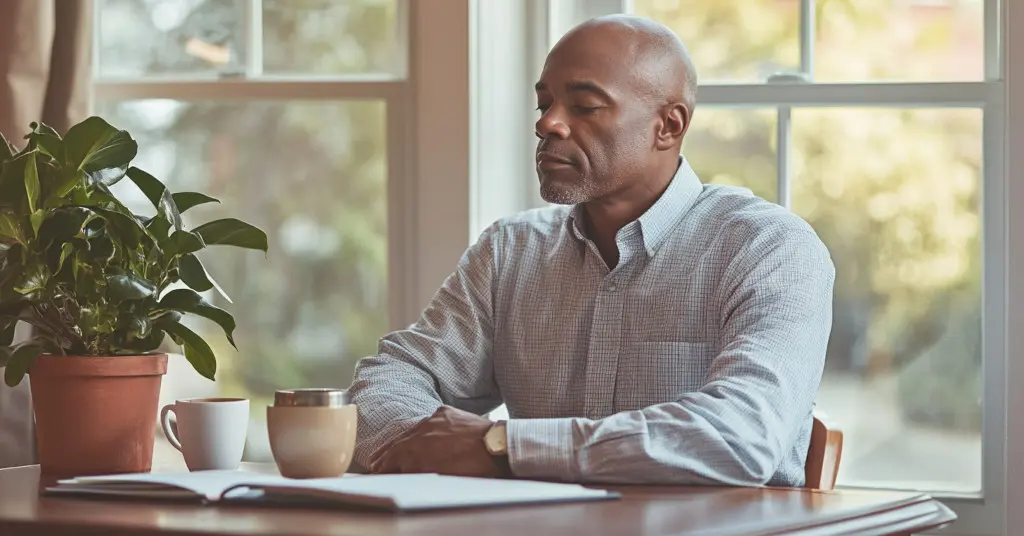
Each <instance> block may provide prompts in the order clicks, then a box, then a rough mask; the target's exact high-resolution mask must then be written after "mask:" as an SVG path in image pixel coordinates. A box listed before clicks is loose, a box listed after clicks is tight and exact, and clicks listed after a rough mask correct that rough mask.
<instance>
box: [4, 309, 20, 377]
mask: <svg viewBox="0 0 1024 536" xmlns="http://www.w3.org/2000/svg"><path fill="white" fill-rule="evenodd" d="M17 327H18V318H17V317H14V316H11V317H7V318H0V347H4V346H10V345H11V343H12V342H14V330H15V328H17ZM0 366H3V365H2V364H0Z"/></svg>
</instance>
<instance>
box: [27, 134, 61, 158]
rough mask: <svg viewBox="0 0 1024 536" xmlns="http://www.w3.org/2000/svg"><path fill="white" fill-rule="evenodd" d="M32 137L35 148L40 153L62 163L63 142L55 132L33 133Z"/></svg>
mask: <svg viewBox="0 0 1024 536" xmlns="http://www.w3.org/2000/svg"><path fill="white" fill-rule="evenodd" d="M32 138H33V139H34V140H35V142H36V148H37V149H39V152H40V153H43V154H45V155H46V156H49V157H50V158H53V159H54V160H56V161H57V162H60V163H61V164H62V165H63V163H64V143H63V142H62V141H60V138H59V137H58V136H57V134H56V133H54V134H50V133H47V132H43V133H38V134H33V135H32Z"/></svg>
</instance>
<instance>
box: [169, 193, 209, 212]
mask: <svg viewBox="0 0 1024 536" xmlns="http://www.w3.org/2000/svg"><path fill="white" fill-rule="evenodd" d="M171 197H173V198H174V204H175V205H176V206H177V207H178V212H179V213H180V214H184V213H185V211H186V210H188V209H190V208H192V207H194V206H196V205H202V204H204V203H220V200H219V199H215V198H213V197H210V196H208V195H206V194H201V193H199V192H178V193H176V194H173V195H171Z"/></svg>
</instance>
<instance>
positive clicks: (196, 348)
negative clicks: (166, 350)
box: [159, 319, 217, 380]
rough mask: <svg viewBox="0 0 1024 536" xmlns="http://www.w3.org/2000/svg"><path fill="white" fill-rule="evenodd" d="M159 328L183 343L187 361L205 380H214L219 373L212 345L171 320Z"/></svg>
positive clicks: (163, 322) (164, 322) (166, 320)
mask: <svg viewBox="0 0 1024 536" xmlns="http://www.w3.org/2000/svg"><path fill="white" fill-rule="evenodd" d="M159 327H160V328H162V329H163V330H164V331H166V332H167V333H169V334H170V335H171V336H172V337H175V338H177V339H178V340H180V341H181V346H182V347H183V348H184V349H185V359H188V362H189V363H192V367H193V368H195V369H196V372H198V373H199V374H201V375H202V376H203V377H204V378H207V379H210V380H214V375H215V374H216V372H217V358H216V356H215V355H214V353H213V350H212V349H211V348H210V345H209V344H207V343H206V341H204V340H203V338H202V337H200V336H199V335H197V334H196V332H194V331H192V330H190V329H188V328H187V327H185V326H183V325H181V324H180V323H178V322H176V321H174V320H170V319H164V320H163V321H162V322H161V323H160V325H159Z"/></svg>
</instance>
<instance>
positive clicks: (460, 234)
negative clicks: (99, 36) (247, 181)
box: [93, 0, 470, 329]
mask: <svg viewBox="0 0 1024 536" xmlns="http://www.w3.org/2000/svg"><path fill="white" fill-rule="evenodd" d="M262 4H263V2H262V0H245V18H246V20H245V25H244V31H245V40H246V42H247V44H248V45H249V46H248V50H247V57H246V62H245V63H246V64H245V71H244V72H242V73H233V74H232V75H231V76H230V77H222V78H218V77H217V76H216V75H210V76H207V77H202V76H189V77H166V76H161V77H158V78H145V79H121V80H116V79H104V78H97V79H96V81H95V82H94V84H93V90H94V99H95V100H96V101H111V100H114V101H117V100H130V99H174V100H181V101H208V100H216V101H225V102H228V101H235V102H237V101H244V100H255V99H259V100H281V101H285V100H325V101H346V100H366V99H372V100H379V101H383V102H384V103H385V106H386V110H387V111H386V114H387V118H386V125H387V127H386V128H387V168H388V172H387V173H388V176H387V184H388V188H387V191H388V205H387V207H388V209H387V210H388V221H387V225H388V261H387V269H388V276H387V281H388V299H389V303H388V311H389V325H390V327H391V328H392V329H397V328H400V327H404V326H406V325H408V324H409V323H410V322H413V321H414V320H415V319H416V318H417V317H418V316H419V315H420V313H421V312H422V309H423V307H424V306H425V304H426V303H427V301H428V300H429V298H430V297H431V296H432V294H433V292H434V291H435V290H436V289H437V287H438V286H439V284H440V283H441V281H443V279H444V277H446V276H447V275H448V274H449V273H450V272H451V270H452V268H453V267H454V264H455V262H456V261H457V260H458V258H459V255H461V254H462V252H463V251H464V249H465V246H466V237H467V236H468V231H469V226H468V221H469V197H468V196H469V188H468V184H469V140H468V123H469V105H468V103H469V83H468V57H469V43H470V41H469V26H470V25H469V18H468V17H469V5H468V3H467V1H466V0H431V1H430V3H429V6H425V5H423V2H415V1H413V0H399V10H398V12H399V17H398V19H399V20H398V30H399V31H398V32H397V37H398V39H400V40H401V41H403V42H404V43H403V46H404V47H405V52H406V53H405V54H403V55H400V56H402V57H403V60H402V61H400V62H399V63H400V64H399V65H396V66H393V69H392V70H393V72H391V73H383V74H380V75H370V76H366V75H361V76H338V77H325V76H315V77H314V76H310V77H300V76H288V77H268V76H264V75H263V73H262V58H261V54H262V47H261V44H262V20H261V19H262V12H263V11H262V8H263V6H262ZM96 6H97V9H98V6H99V3H98V2H97V3H96ZM94 20H97V21H99V17H95V19H94ZM98 31H102V30H98ZM95 49H98V47H94V50H95ZM459 58H465V59H467V61H458V60H459ZM94 61H95V62H96V63H95V65H99V63H98V61H99V58H98V50H97V51H96V52H95V54H94Z"/></svg>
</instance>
